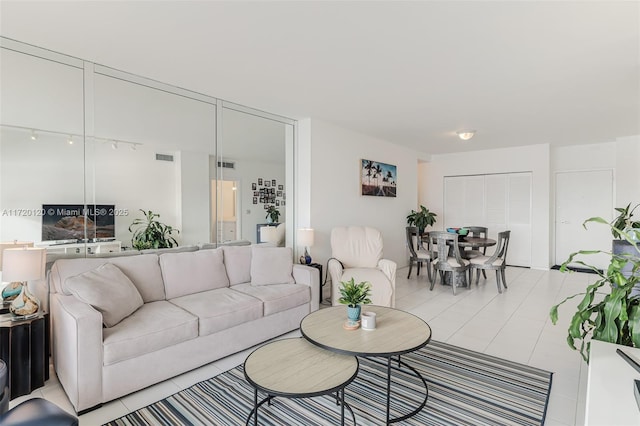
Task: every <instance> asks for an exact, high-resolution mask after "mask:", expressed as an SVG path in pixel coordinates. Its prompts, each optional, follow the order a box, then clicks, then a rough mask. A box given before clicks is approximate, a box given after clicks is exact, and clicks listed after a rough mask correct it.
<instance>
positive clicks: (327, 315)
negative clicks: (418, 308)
mask: <svg viewBox="0 0 640 426" xmlns="http://www.w3.org/2000/svg"><path fill="white" fill-rule="evenodd" d="M366 311H372V312H375V313H376V329H375V330H363V329H362V328H358V329H356V330H345V329H344V328H343V327H342V325H343V324H344V322H345V321H346V320H347V307H346V305H342V306H334V307H331V308H325V309H320V310H319V311H315V312H312V313H310V314H309V315H307V316H306V317H304V318H303V319H302V322H301V323H300V331H301V333H302V335H303V336H304V338H306V339H307V340H309V341H310V342H312V343H314V344H316V345H318V346H319V347H321V348H324V349H327V350H330V351H335V352H338V353H342V354H346V355H356V356H393V355H400V354H404V353H408V352H413V351H415V350H417V349H420V348H421V347H423V346H425V345H426V344H427V343H429V340H431V328H430V327H429V325H428V324H427V323H426V322H425V321H424V320H422V319H421V318H419V317H417V316H415V315H413V314H410V313H408V312H404V311H401V310H399V309H393V308H386V307H383V306H375V305H363V306H362V312H366Z"/></svg>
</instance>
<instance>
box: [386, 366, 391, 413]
mask: <svg viewBox="0 0 640 426" xmlns="http://www.w3.org/2000/svg"><path fill="white" fill-rule="evenodd" d="M390 410H391V357H388V358H387V421H386V422H385V424H387V425H388V424H389V419H390V417H389V415H390Z"/></svg>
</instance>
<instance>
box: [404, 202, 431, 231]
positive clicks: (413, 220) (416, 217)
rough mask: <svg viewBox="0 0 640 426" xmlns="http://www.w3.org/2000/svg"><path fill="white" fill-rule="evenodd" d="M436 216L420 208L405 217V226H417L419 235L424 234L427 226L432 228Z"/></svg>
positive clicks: (422, 207)
mask: <svg viewBox="0 0 640 426" xmlns="http://www.w3.org/2000/svg"><path fill="white" fill-rule="evenodd" d="M436 216H437V215H436V214H435V213H434V212H430V211H429V209H428V208H426V207H425V206H420V210H418V211H415V210H411V213H409V215H408V216H407V225H409V226H417V227H418V231H419V232H420V235H422V234H424V229H425V228H426V227H427V226H433V225H434V224H435V223H436Z"/></svg>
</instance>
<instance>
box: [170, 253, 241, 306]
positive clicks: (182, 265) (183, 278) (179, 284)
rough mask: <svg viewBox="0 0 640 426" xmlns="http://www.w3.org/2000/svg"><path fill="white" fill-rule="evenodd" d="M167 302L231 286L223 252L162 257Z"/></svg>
mask: <svg viewBox="0 0 640 426" xmlns="http://www.w3.org/2000/svg"><path fill="white" fill-rule="evenodd" d="M160 269H161V270H162V279H163V281H164V290H165V294H166V295H167V299H168V300H171V299H175V298H176V297H180V296H186V295H188V294H193V293H200V292H202V291H207V290H215V289H217V288H224V287H229V278H228V277H227V272H226V271H225V269H224V263H223V255H222V249H219V248H217V249H213V250H199V251H194V252H192V253H166V254H161V255H160Z"/></svg>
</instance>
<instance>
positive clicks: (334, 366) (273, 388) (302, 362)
mask: <svg viewBox="0 0 640 426" xmlns="http://www.w3.org/2000/svg"><path fill="white" fill-rule="evenodd" d="M329 373H330V374H329ZM357 375H358V359H357V358H356V357H354V356H347V355H341V354H338V353H335V352H329V351H325V350H322V349H320V348H318V347H317V346H314V345H312V344H310V343H309V342H307V341H306V340H304V339H302V338H293V339H282V340H276V341H274V342H271V343H267V344H266V345H264V346H261V347H259V348H258V349H256V350H255V351H253V352H252V353H251V354H249V356H248V357H247V359H246V360H245V362H244V376H245V378H246V379H247V381H248V382H249V383H250V384H251V385H252V386H253V387H254V394H253V402H254V407H253V410H251V412H250V413H249V417H248V418H247V424H249V421H250V420H251V417H253V418H254V425H257V424H258V408H259V407H260V406H261V405H262V404H264V403H265V402H268V403H269V404H270V403H271V400H272V399H273V398H274V397H276V396H280V397H285V398H308V397H314V396H320V395H328V394H332V393H336V402H337V403H339V404H340V424H341V425H344V409H345V407H346V408H347V409H348V410H349V412H351V417H352V418H353V424H354V425H355V424H356V418H355V415H354V414H353V410H352V409H351V407H350V406H349V404H347V403H346V402H345V401H344V388H345V387H346V386H347V385H348V384H349V383H351V382H352V381H353V379H355V378H356V376H357ZM258 389H259V390H261V391H263V392H265V393H266V394H267V397H266V398H264V399H263V400H262V401H260V402H258Z"/></svg>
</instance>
